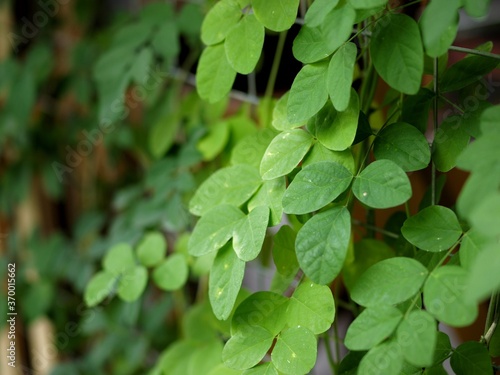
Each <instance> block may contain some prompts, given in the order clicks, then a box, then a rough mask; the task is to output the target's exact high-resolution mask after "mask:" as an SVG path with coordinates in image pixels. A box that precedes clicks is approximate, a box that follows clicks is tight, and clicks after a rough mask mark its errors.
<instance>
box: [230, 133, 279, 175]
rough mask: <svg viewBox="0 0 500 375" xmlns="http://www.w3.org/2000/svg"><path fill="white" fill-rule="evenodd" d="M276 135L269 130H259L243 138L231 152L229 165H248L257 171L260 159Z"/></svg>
mask: <svg viewBox="0 0 500 375" xmlns="http://www.w3.org/2000/svg"><path fill="white" fill-rule="evenodd" d="M276 135H277V133H276V132H275V131H273V130H271V129H261V130H259V131H257V133H255V134H252V135H249V136H247V137H245V138H243V139H242V140H241V141H239V142H238V143H237V144H236V146H235V147H234V148H233V150H232V152H231V164H233V165H236V164H248V165H251V166H253V167H255V168H257V169H259V168H260V162H261V160H262V157H263V156H264V153H265V152H266V149H267V147H268V146H269V143H271V141H272V140H273V138H274V137H275V136H276Z"/></svg>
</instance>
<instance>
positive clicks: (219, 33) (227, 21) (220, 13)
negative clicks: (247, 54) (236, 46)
mask: <svg viewBox="0 0 500 375" xmlns="http://www.w3.org/2000/svg"><path fill="white" fill-rule="evenodd" d="M242 16H243V13H242V12H241V9H240V7H239V6H238V3H237V2H236V1H234V0H221V1H219V2H217V4H215V5H214V7H213V8H212V9H210V11H209V12H208V13H207V15H206V16H205V18H204V20H203V23H202V25H201V40H202V42H203V43H205V44H206V45H212V44H217V43H220V42H222V41H223V40H224V39H225V38H226V36H227V35H228V34H229V32H230V31H231V29H232V27H233V26H235V25H236V24H237V23H238V21H239V20H240V18H241V17H242Z"/></svg>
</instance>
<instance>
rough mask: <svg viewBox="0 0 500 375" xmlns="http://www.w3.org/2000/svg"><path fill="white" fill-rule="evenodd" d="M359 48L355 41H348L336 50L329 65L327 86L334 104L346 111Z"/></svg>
mask: <svg viewBox="0 0 500 375" xmlns="http://www.w3.org/2000/svg"><path fill="white" fill-rule="evenodd" d="M357 52H358V49H357V47H356V45H355V44H354V43H351V42H349V43H346V44H344V45H343V46H342V47H340V48H339V49H338V50H337V52H335V53H334V54H333V56H332V58H331V60H330V64H329V66H328V81H327V83H326V87H327V89H328V94H329V95H330V99H331V101H332V104H333V106H334V107H335V109H336V110H337V111H340V112H342V111H345V110H346V109H347V106H348V104H349V99H350V97H351V84H352V77H353V74H354V64H355V63H356V54H357Z"/></svg>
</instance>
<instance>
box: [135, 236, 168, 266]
mask: <svg viewBox="0 0 500 375" xmlns="http://www.w3.org/2000/svg"><path fill="white" fill-rule="evenodd" d="M166 251H167V242H166V241H165V237H163V234H161V233H160V232H151V233H148V234H146V235H145V236H144V237H143V238H142V240H141V242H140V243H139V245H138V246H137V249H136V253H137V259H139V262H141V264H142V265H144V266H146V267H151V266H155V265H157V264H158V263H160V262H161V261H162V259H163V257H165V252H166Z"/></svg>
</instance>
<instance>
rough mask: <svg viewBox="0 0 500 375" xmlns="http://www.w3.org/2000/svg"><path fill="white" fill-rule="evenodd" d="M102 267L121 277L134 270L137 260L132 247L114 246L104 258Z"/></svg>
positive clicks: (127, 245) (125, 245)
mask: <svg viewBox="0 0 500 375" xmlns="http://www.w3.org/2000/svg"><path fill="white" fill-rule="evenodd" d="M102 266H103V267H104V269H105V270H106V271H108V272H110V273H112V274H114V275H120V274H122V273H123V272H125V271H127V270H129V269H131V268H134V267H135V258H134V253H133V251H132V247H131V246H130V245H129V244H127V243H119V244H116V245H114V246H113V247H112V248H111V249H109V251H108V252H107V253H106V255H105V256H104V258H103V260H102Z"/></svg>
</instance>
